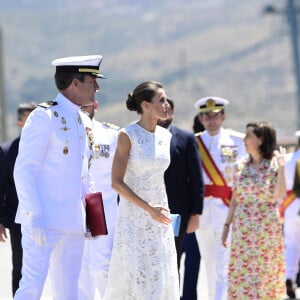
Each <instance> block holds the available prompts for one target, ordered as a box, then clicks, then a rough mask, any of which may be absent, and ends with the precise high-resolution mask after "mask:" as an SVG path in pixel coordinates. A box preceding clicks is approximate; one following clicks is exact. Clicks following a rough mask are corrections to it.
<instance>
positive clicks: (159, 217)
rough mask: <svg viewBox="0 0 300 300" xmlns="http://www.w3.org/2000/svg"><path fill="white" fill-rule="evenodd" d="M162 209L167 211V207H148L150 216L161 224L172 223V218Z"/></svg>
mask: <svg viewBox="0 0 300 300" xmlns="http://www.w3.org/2000/svg"><path fill="white" fill-rule="evenodd" d="M163 211H166V212H169V210H168V209H166V208H164V207H160V206H152V207H151V208H150V209H149V214H150V216H151V217H152V218H153V219H154V220H155V221H158V222H160V223H163V224H167V225H168V224H170V223H172V219H170V218H168V217H167V216H166V215H165V214H164V213H163Z"/></svg>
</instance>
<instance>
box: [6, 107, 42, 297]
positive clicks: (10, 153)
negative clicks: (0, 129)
mask: <svg viewBox="0 0 300 300" xmlns="http://www.w3.org/2000/svg"><path fill="white" fill-rule="evenodd" d="M35 107H36V105H35V104H33V103H22V104H20V105H19V107H18V110H17V117H18V121H17V125H18V127H19V128H22V127H23V126H24V124H25V121H26V119H27V117H28V115H29V114H30V113H31V112H32V111H33V110H34V109H35ZM19 141H20V137H18V138H16V139H14V140H13V141H10V142H6V143H3V144H1V145H0V242H5V240H6V239H7V234H6V229H5V228H8V230H9V235H10V243H11V250H12V265H13V269H12V293H13V295H14V294H15V292H16V290H17V289H18V287H19V281H20V279H21V267H22V246H21V225H20V224H16V223H15V216H16V211H17V207H18V197H17V193H16V187H15V183H14V178H13V170H14V165H15V160H16V157H17V154H18V150H19Z"/></svg>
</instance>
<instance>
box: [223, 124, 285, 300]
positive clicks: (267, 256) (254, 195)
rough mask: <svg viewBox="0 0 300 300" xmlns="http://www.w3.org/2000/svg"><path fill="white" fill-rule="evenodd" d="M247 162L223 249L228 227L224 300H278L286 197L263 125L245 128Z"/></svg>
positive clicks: (280, 160)
mask: <svg viewBox="0 0 300 300" xmlns="http://www.w3.org/2000/svg"><path fill="white" fill-rule="evenodd" d="M244 143H245V148H246V151H247V153H249V158H246V159H244V160H243V161H241V162H240V163H239V164H237V170H236V176H235V180H234V186H233V196H232V199H231V203H230V208H229V211H228V215H227V219H226V222H225V224H224V229H223V235H222V243H223V245H224V246H225V247H226V246H227V244H226V239H227V236H228V233H229V229H230V225H231V223H232V241H231V254H230V262H229V275H228V299H229V300H231V299H239V300H241V299H243V300H247V299H249V300H250V299H251V300H259V299H265V300H270V299H272V300H276V299H278V300H282V299H283V298H284V297H285V260H284V245H283V236H282V229H281V222H280V219H279V215H278V210H277V205H278V201H279V200H280V199H282V197H283V196H284V194H285V191H286V189H285V178H284V164H285V161H284V157H283V154H284V153H283V152H284V151H283V150H284V149H280V152H278V151H275V147H276V132H275V130H274V129H273V128H272V127H271V126H270V124H268V123H265V122H253V123H249V124H247V126H246V136H245V139H244Z"/></svg>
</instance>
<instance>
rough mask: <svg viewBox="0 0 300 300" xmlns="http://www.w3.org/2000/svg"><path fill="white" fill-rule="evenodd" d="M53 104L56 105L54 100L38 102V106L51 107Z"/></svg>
mask: <svg viewBox="0 0 300 300" xmlns="http://www.w3.org/2000/svg"><path fill="white" fill-rule="evenodd" d="M55 105H57V102H56V101H47V102H42V103H40V104H38V106H40V107H43V108H49V107H52V106H55Z"/></svg>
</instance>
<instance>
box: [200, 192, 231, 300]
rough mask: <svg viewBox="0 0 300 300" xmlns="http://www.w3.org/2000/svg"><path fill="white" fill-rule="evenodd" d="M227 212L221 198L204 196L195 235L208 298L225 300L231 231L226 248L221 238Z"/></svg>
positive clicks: (210, 299)
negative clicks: (203, 265)
mask: <svg viewBox="0 0 300 300" xmlns="http://www.w3.org/2000/svg"><path fill="white" fill-rule="evenodd" d="M227 212H228V207H227V206H225V205H224V204H223V202H222V200H221V199H217V198H204V209H203V213H202V215H201V216H200V226H199V229H198V230H197V231H196V237H197V241H198V245H199V249H200V254H201V260H202V262H203V263H204V264H205V271H206V278H207V285H208V294H209V300H227V282H228V264H229V256H230V243H231V231H230V233H229V236H228V239H227V244H228V247H227V248H225V247H224V246H223V245H222V240H221V236H222V231H223V226H224V223H225V220H226V217H227ZM200 272H201V270H200ZM200 272H199V273H200ZM198 278H199V277H198ZM198 281H199V280H198Z"/></svg>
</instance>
